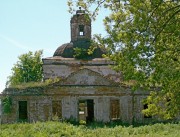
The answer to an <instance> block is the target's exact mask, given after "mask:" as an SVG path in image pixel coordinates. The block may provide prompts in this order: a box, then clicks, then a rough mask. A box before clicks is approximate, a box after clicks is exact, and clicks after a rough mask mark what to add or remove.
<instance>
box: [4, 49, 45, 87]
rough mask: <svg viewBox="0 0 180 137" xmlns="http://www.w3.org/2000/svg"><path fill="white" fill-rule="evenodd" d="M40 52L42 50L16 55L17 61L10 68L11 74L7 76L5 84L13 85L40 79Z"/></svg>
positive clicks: (41, 52)
mask: <svg viewBox="0 0 180 137" xmlns="http://www.w3.org/2000/svg"><path fill="white" fill-rule="evenodd" d="M42 54H43V51H42V50H39V51H36V52H35V53H34V54H33V52H31V51H29V52H28V53H26V54H22V55H20V56H19V57H18V59H19V60H18V61H17V63H16V64H15V65H14V66H13V68H12V74H11V76H9V77H8V81H7V86H8V87H10V86H15V85H18V84H21V83H27V82H38V81H42V59H41V58H42Z"/></svg>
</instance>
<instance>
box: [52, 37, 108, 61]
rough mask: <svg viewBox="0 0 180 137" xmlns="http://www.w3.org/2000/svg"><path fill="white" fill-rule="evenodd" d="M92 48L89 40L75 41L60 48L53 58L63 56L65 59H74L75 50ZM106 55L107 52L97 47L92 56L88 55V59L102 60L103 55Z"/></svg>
mask: <svg viewBox="0 0 180 137" xmlns="http://www.w3.org/2000/svg"><path fill="white" fill-rule="evenodd" d="M90 46H91V42H90V41H87V40H84V41H83V40H81V41H74V42H71V43H66V44H63V45H61V46H59V47H58V48H57V49H56V51H55V52H54V55H53V56H61V57H64V58H74V48H76V47H78V48H84V49H88V48H89V47H90ZM103 54H106V50H105V49H104V48H101V47H99V46H96V48H95V50H94V52H93V54H92V55H88V57H87V58H102V55H103Z"/></svg>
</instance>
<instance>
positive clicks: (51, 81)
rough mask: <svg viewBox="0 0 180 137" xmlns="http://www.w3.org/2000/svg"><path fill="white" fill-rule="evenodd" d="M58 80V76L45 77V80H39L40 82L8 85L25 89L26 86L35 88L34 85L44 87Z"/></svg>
mask: <svg viewBox="0 0 180 137" xmlns="http://www.w3.org/2000/svg"><path fill="white" fill-rule="evenodd" d="M58 81H60V78H54V79H47V80H45V81H40V82H27V83H21V84H17V85H11V86H9V88H17V89H26V88H35V87H45V86H48V85H50V84H53V83H56V82H58Z"/></svg>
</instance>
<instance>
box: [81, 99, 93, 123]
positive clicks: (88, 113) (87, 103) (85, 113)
mask: <svg viewBox="0 0 180 137" xmlns="http://www.w3.org/2000/svg"><path fill="white" fill-rule="evenodd" d="M81 120H83V121H86V123H90V122H93V121H94V101H93V100H92V99H88V100H79V121H81Z"/></svg>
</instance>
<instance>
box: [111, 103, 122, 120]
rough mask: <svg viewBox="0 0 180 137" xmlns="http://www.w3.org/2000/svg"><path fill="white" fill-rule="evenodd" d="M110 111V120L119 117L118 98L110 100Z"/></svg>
mask: <svg viewBox="0 0 180 137" xmlns="http://www.w3.org/2000/svg"><path fill="white" fill-rule="evenodd" d="M110 113H111V114H110V116H111V120H118V119H119V118H120V105H119V100H111V101H110Z"/></svg>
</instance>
